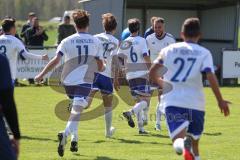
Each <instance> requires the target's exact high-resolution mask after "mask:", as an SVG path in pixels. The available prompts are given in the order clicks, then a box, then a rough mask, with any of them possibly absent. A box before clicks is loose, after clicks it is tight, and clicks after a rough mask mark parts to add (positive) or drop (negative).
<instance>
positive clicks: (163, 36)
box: [155, 32, 167, 40]
mask: <svg viewBox="0 0 240 160" xmlns="http://www.w3.org/2000/svg"><path fill="white" fill-rule="evenodd" d="M166 35H167V33H166V32H165V34H164V36H162V37H161V38H159V37H158V36H157V35H156V34H155V37H156V38H157V39H158V40H162V39H163V38H165V37H166Z"/></svg>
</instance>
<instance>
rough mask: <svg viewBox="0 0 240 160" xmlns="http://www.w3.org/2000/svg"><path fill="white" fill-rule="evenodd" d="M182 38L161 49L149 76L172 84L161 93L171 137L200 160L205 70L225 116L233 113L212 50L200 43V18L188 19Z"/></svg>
mask: <svg viewBox="0 0 240 160" xmlns="http://www.w3.org/2000/svg"><path fill="white" fill-rule="evenodd" d="M181 37H182V39H183V40H184V42H181V43H176V44H172V45H170V46H168V47H166V48H165V49H163V50H162V51H161V53H160V55H159V57H158V58H157V59H156V60H155V61H154V63H155V64H154V65H153V66H152V68H151V70H150V79H151V80H152V81H153V82H155V83H157V84H158V85H159V86H163V84H164V82H163V81H166V82H169V83H171V85H172V91H170V92H168V93H167V94H163V95H161V101H160V105H161V106H163V107H164V109H165V114H166V120H167V124H168V129H169V133H170V137H171V139H172V141H173V143H174V142H175V140H176V139H178V140H179V138H180V141H181V142H182V145H180V146H183V147H182V151H183V152H182V153H183V156H184V159H185V160H200V157H199V147H198V146H199V139H200V137H201V135H202V132H203V128H204V115H205V98H204V92H203V84H202V72H205V73H206V75H207V79H208V80H209V83H210V86H211V88H212V91H213V93H214V95H215V97H216V99H217V102H218V106H219V109H220V111H221V112H222V113H224V116H228V115H229V114H230V111H229V107H228V103H229V102H227V101H225V100H224V99H223V97H222V95H221V92H220V90H219V86H218V83H217V80H216V76H215V74H214V67H213V59H212V55H211V53H210V51H209V50H207V49H206V48H204V47H202V46H200V45H198V44H197V43H198V41H199V39H200V37H201V32H200V21H199V19H197V18H189V19H186V20H185V22H184V23H183V25H182V31H181ZM163 66H165V67H166V68H167V69H168V71H167V73H166V74H165V75H164V76H163V79H161V77H158V76H157V74H158V70H159V69H160V68H162V67H163ZM191 151H193V152H191Z"/></svg>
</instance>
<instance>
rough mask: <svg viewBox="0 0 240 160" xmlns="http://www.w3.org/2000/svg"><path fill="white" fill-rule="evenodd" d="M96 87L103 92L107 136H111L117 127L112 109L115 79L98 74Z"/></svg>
mask: <svg viewBox="0 0 240 160" xmlns="http://www.w3.org/2000/svg"><path fill="white" fill-rule="evenodd" d="M94 86H95V88H97V89H99V90H100V91H101V94H102V99H103V105H104V118H105V136H106V137H107V138H111V137H112V135H113V133H114V131H115V128H114V127H112V110H113V104H112V101H113V81H112V78H110V77H107V76H105V75H102V74H100V73H98V74H97V78H96V81H95V83H94Z"/></svg>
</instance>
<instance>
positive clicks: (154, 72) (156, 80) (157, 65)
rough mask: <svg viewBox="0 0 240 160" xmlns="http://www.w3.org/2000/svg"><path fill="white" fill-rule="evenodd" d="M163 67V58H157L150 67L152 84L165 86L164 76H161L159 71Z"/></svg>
mask: <svg viewBox="0 0 240 160" xmlns="http://www.w3.org/2000/svg"><path fill="white" fill-rule="evenodd" d="M161 68H163V64H162V59H161V58H157V59H156V60H155V61H154V63H153V65H152V67H151V68H150V71H149V78H150V81H151V83H152V84H156V85H158V86H160V87H161V88H163V80H162V77H160V75H159V74H158V71H159V70H160V69H161Z"/></svg>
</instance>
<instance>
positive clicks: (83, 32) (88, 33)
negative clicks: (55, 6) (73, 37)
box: [78, 32, 89, 34]
mask: <svg viewBox="0 0 240 160" xmlns="http://www.w3.org/2000/svg"><path fill="white" fill-rule="evenodd" d="M78 34H89V33H87V32H78Z"/></svg>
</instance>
